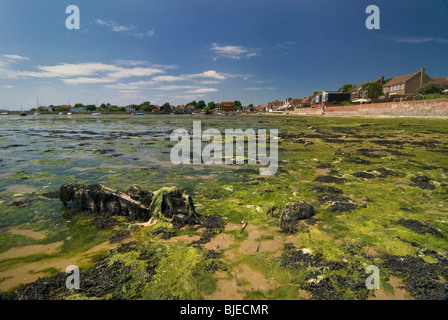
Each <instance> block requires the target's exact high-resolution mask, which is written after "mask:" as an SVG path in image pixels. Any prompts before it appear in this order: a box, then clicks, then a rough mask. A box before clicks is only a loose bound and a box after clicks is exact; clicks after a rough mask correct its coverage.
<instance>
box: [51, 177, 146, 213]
mask: <svg viewBox="0 0 448 320" xmlns="http://www.w3.org/2000/svg"><path fill="white" fill-rule="evenodd" d="M59 199H60V200H61V201H62V203H63V204H64V206H66V207H67V204H68V203H69V202H71V203H72V204H73V207H74V209H75V210H77V211H81V212H82V211H88V212H92V213H99V214H103V215H105V216H111V215H116V216H126V217H127V218H128V219H129V220H138V221H147V220H149V218H150V217H151V215H150V210H149V208H148V207H147V206H145V205H143V204H142V203H140V202H138V201H136V200H134V199H132V198H131V196H129V195H127V194H125V193H123V192H120V191H116V190H113V189H110V188H108V187H105V186H103V185H101V184H95V185H90V186H85V185H80V184H74V183H70V184H64V185H62V186H61V188H60V198H59Z"/></svg>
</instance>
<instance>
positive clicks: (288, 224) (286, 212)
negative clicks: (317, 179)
mask: <svg viewBox="0 0 448 320" xmlns="http://www.w3.org/2000/svg"><path fill="white" fill-rule="evenodd" d="M316 213H317V212H316V210H315V209H314V208H313V207H312V206H311V205H309V204H307V203H305V202H303V201H294V202H288V203H287V204H286V205H285V206H284V207H283V209H282V212H281V213H280V228H281V229H282V230H283V231H284V232H286V233H294V232H296V228H297V224H298V221H299V220H305V219H308V218H311V217H312V216H314V215H315V214H316Z"/></svg>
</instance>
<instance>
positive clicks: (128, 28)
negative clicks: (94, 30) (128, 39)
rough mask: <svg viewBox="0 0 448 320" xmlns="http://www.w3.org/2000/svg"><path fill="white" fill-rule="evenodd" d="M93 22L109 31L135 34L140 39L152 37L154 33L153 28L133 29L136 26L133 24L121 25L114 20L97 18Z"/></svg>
mask: <svg viewBox="0 0 448 320" xmlns="http://www.w3.org/2000/svg"><path fill="white" fill-rule="evenodd" d="M93 22H94V23H95V24H97V25H99V26H102V27H105V28H107V29H109V30H110V31H113V32H118V33H126V34H129V35H132V36H135V37H137V38H140V39H142V38H145V37H152V36H154V34H155V30H154V29H151V30H147V31H139V30H135V29H136V27H135V26H134V25H121V24H119V23H118V22H116V21H114V20H112V21H106V20H103V19H99V18H97V19H95V20H93Z"/></svg>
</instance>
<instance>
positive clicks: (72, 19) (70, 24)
mask: <svg viewBox="0 0 448 320" xmlns="http://www.w3.org/2000/svg"><path fill="white" fill-rule="evenodd" d="M65 13H66V14H69V16H68V17H67V19H66V20H65V27H66V28H67V29H68V30H79V29H80V23H81V16H80V10H79V7H78V6H76V5H69V6H68V7H67V8H66V9H65ZM365 13H366V14H370V15H369V16H368V17H367V19H366V23H365V24H366V28H367V29H369V30H373V29H376V30H379V29H380V8H379V7H378V6H376V5H369V6H368V7H367V8H366V12H365Z"/></svg>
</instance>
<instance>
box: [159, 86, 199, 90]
mask: <svg viewBox="0 0 448 320" xmlns="http://www.w3.org/2000/svg"><path fill="white" fill-rule="evenodd" d="M195 88H197V86H188V85H185V86H181V85H179V86H176V85H173V86H161V87H158V88H156V89H157V90H167V91H169V90H182V89H195Z"/></svg>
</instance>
